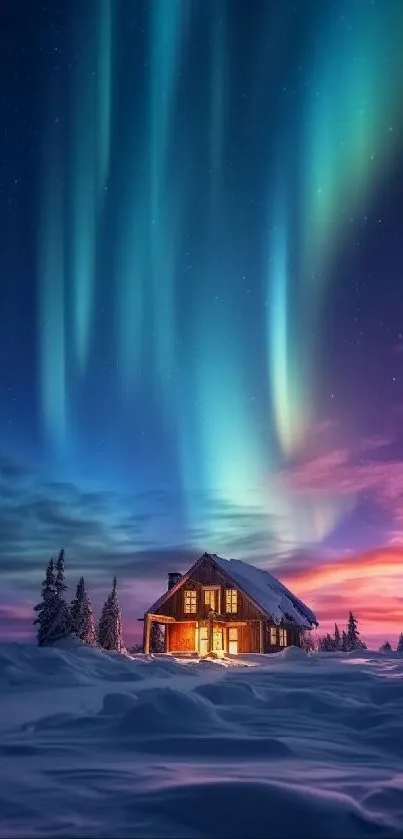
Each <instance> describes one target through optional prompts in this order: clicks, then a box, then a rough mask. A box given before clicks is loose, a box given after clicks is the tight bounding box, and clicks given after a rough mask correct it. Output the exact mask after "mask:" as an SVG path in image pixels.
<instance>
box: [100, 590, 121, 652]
mask: <svg viewBox="0 0 403 839" xmlns="http://www.w3.org/2000/svg"><path fill="white" fill-rule="evenodd" d="M98 643H99V645H100V646H101V647H103V648H104V649H105V650H115V651H116V652H118V653H120V652H122V650H124V649H125V645H124V642H123V631H122V613H121V611H120V605H119V600H118V597H117V594H116V577H114V578H113V585H112V590H111V592H110V594H109V595H108V598H107V600H106V602H105V603H104V606H103V609H102V613H101V617H100V620H99V625H98Z"/></svg>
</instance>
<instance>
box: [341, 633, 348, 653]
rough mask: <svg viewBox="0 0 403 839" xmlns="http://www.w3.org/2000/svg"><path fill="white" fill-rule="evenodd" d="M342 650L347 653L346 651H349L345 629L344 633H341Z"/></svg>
mask: <svg viewBox="0 0 403 839" xmlns="http://www.w3.org/2000/svg"><path fill="white" fill-rule="evenodd" d="M340 649H341V650H343V652H346V650H347V633H346V630H345V629H343V631H342V633H341V647H340Z"/></svg>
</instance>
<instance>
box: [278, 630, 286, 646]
mask: <svg viewBox="0 0 403 839" xmlns="http://www.w3.org/2000/svg"><path fill="white" fill-rule="evenodd" d="M278 635H279V639H278V643H279V645H280V647H286V646H287V630H286V629H282V628H280V629H279V631H278Z"/></svg>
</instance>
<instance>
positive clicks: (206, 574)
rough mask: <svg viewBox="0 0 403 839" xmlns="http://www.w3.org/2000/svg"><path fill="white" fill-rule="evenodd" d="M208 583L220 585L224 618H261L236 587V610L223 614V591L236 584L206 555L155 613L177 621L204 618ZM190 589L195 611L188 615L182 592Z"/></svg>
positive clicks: (222, 610) (259, 613) (205, 615)
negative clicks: (227, 579) (194, 592)
mask: <svg viewBox="0 0 403 839" xmlns="http://www.w3.org/2000/svg"><path fill="white" fill-rule="evenodd" d="M209 585H210V586H219V587H220V589H219V590H220V603H221V610H220V611H221V614H223V615H225V618H226V620H228V621H230V620H259V619H260V618H262V613H261V612H260V611H259V609H257V608H256V607H255V606H254V605H253V604H252V603H251V602H250V601H249V600H248V598H246V597H245V595H244V594H243V593H242V592H240V591H239V589H236V590H237V592H238V602H237V606H238V609H237V612H236V613H234V614H228V615H227V614H225V591H226V589H227V588H236V586H231V585H230V583H229V582H227V581H226V578H225V575H224V574H222V573H221V572H220V571H219V570H218V569H217V568H215V566H214V565H212V564H211V562H209V560H208V558H207V557H206V558H205V559H204V558H203V560H202V562H201V563H200V565H199V566H198V568H197V569H196V570H195V572H194V574H193V575H192V577H191V578H189V579H188V580H187V581H186V583H184V584H183V585H182V586H181V587H180V588H179V589H178V590H177V591H176V592H174V593H173V594H172V595H171V596H170V597H168V599H167V600H166V601H165V603H164V604H163V605H162V606H161V607H160V608H159V609H157V610H156V614H159V615H167V616H169V617H173V618H175V620H179V621H183V620H189V618H190V617H192V618H193V617H194V619H195V620H203V619H205V618H206V617H207V616H208V608H207V607H205V606H204V601H203V587H204V586H209ZM191 590H194V591H197V612H196V613H195V614H191V615H189V613H185V611H184V592H185V591H191ZM263 617H264V615H263Z"/></svg>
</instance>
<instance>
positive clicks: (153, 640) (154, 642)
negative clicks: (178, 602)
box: [150, 622, 164, 653]
mask: <svg viewBox="0 0 403 839" xmlns="http://www.w3.org/2000/svg"><path fill="white" fill-rule="evenodd" d="M150 650H151V652H152V653H163V652H164V633H163V630H162V627H161V624H159V623H154V622H153V623H152V624H151V633H150Z"/></svg>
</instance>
